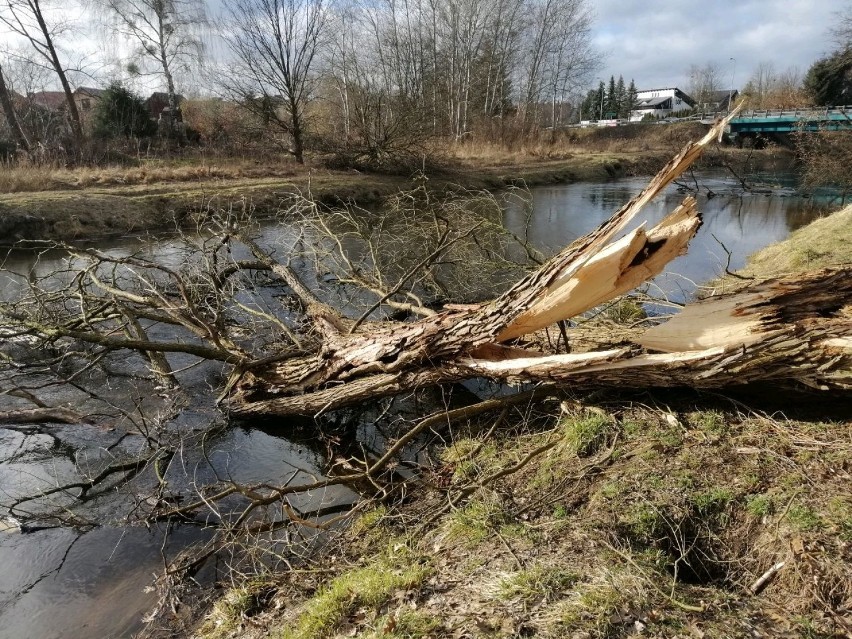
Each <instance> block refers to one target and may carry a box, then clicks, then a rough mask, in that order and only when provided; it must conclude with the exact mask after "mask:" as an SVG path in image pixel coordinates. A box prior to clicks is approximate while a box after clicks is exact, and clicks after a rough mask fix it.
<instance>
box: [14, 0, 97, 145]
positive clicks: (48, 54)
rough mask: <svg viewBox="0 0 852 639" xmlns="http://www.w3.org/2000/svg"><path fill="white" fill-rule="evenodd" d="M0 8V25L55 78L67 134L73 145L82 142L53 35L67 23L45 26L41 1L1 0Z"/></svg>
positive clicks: (77, 117) (79, 127) (78, 119)
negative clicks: (18, 38)
mask: <svg viewBox="0 0 852 639" xmlns="http://www.w3.org/2000/svg"><path fill="white" fill-rule="evenodd" d="M0 9H2V11H0V22H3V23H4V24H5V25H6V26H7V27H8V28H9V29H10V30H11V31H13V32H14V33H16V34H17V35H19V36H21V37H23V38H25V39H26V40H27V41H28V42H29V43H30V44H31V45H32V47H33V49H34V50H35V52H36V53H37V54H38V55H39V56H40V57H41V58H43V59H44V60H45V61H46V62H47V64H48V65H49V66H50V68H51V69H53V71H54V72H55V73H56V75H57V77H58V78H59V82H60V84H61V85H62V90H63V92H64V93H65V103H66V108H67V110H68V119H69V121H70V124H71V131H72V133H73V134H74V139H75V140H76V142H77V144H78V145H80V144H81V143H82V141H83V124H82V121H81V120H80V112H79V110H78V109H77V103H76V102H75V101H74V93H73V91H72V90H71V85H70V83H69V82H68V75H67V73H66V69H65V66H64V65H63V63H62V61H61V60H60V59H59V53H58V52H57V49H56V43H55V40H56V36H57V35H59V34H61V33H62V32H64V31H66V30H67V28H68V25H67V23H66V22H63V21H57V22H56V23H54V24H48V21H47V19H46V18H45V13H44V6H43V4H42V0H5V2H4V3H3V5H0Z"/></svg>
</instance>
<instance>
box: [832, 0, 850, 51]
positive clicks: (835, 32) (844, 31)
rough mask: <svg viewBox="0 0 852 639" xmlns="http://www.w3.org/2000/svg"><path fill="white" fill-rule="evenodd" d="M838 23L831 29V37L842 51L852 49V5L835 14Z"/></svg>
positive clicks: (848, 4)
mask: <svg viewBox="0 0 852 639" xmlns="http://www.w3.org/2000/svg"><path fill="white" fill-rule="evenodd" d="M835 15H836V16H837V22H836V24H835V26H834V27H833V28H832V29H831V31H830V33H831V36H832V37H833V38H834V41H835V42H836V43H837V46H838V47H840V48H841V49H848V48H850V47H852V3H847V5H846V8H845V9H843V10H842V11H837V12H835Z"/></svg>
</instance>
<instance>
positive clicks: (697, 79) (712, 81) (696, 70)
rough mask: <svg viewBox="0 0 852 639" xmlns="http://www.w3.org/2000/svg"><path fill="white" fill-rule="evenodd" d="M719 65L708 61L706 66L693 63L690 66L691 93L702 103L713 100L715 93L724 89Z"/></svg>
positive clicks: (698, 102)
mask: <svg viewBox="0 0 852 639" xmlns="http://www.w3.org/2000/svg"><path fill="white" fill-rule="evenodd" d="M721 78H722V72H721V71H720V69H719V65H717V64H715V63H713V62H708V63H707V64H705V65H704V66H699V65H697V64H693V65H692V66H691V67H690V68H689V95H690V96H691V97H692V98H693V99H694V100H695V101H696V103H697V104H698V105H699V106H700V105H706V104H708V103H710V102H712V101H713V100H712V96H713V93H714V92H716V91H720V90H722V89H723V86H722V79H721Z"/></svg>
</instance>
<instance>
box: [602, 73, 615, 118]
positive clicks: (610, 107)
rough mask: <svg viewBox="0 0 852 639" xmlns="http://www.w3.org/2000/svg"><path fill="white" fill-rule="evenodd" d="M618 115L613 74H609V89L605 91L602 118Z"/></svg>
mask: <svg viewBox="0 0 852 639" xmlns="http://www.w3.org/2000/svg"><path fill="white" fill-rule="evenodd" d="M617 116H618V95H617V93H616V89H615V76H613V75H611V76H609V89H608V90H607V92H606V107H605V108H604V114H603V117H604V119H610V118H614V117H617Z"/></svg>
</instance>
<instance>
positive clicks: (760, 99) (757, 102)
mask: <svg viewBox="0 0 852 639" xmlns="http://www.w3.org/2000/svg"><path fill="white" fill-rule="evenodd" d="M777 84H778V75H777V74H776V73H775V65H774V64H773V63H772V62H761V63H760V64H758V65H757V67H756V68H755V70H754V72H752V74H751V77H750V78H749V80H748V82H747V83H746V86H745V87H744V88H743V93H745V94H746V95H748V97H749V106H750V107H751V108H753V109H765V108H767V102H768V100H769V97H770V95H771V94H772V93H773V92H774V91H775V89H776V87H777Z"/></svg>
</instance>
